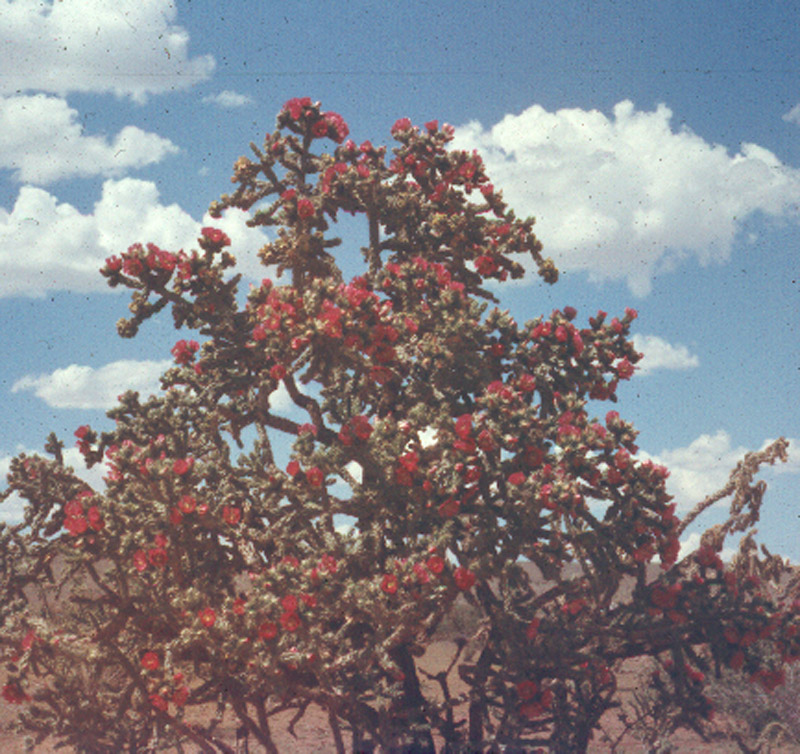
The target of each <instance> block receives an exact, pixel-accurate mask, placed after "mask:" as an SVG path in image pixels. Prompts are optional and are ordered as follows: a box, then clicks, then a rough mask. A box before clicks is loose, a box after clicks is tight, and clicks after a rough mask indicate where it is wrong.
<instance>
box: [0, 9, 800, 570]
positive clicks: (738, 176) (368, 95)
mask: <svg viewBox="0 0 800 754" xmlns="http://www.w3.org/2000/svg"><path fill="white" fill-rule="evenodd" d="M798 21H800V4H798V3H797V2H773V3H763V2H736V3H731V2H729V1H727V0H726V2H716V1H710V2H704V3H686V2H671V1H668V0H666V1H663V2H657V3H656V2H641V1H639V2H602V1H593V2H570V3H564V2H559V3H555V2H552V3H546V2H530V0H528V1H527V2H505V3H496V2H493V3H483V2H472V1H469V0H467V1H464V0H462V1H461V2H444V1H443V2H438V3H418V2H405V3H394V4H390V3H376V2H350V3H347V4H333V3H326V2H316V1H314V0H306V1H305V2H280V3H278V2H272V1H271V0H269V1H267V2H265V1H264V0H259V1H257V2H256V1H255V0H253V1H245V0H243V1H241V2H239V1H236V2H230V3H224V4H222V3H218V2H211V1H210V0H181V1H180V2H174V3H172V2H167V0H138V1H137V2H129V0H118V1H117V2H114V3H108V2H105V0H54V2H47V1H42V2H40V1H39V0H10V1H9V0H0V49H2V53H3V54H2V56H0V127H2V133H3V137H2V139H1V140H0V321H2V323H3V327H2V329H0V349H1V350H2V353H3V360H2V367H1V370H2V371H0V392H1V393H2V406H3V408H4V410H3V411H2V414H0V472H2V471H3V470H4V469H7V466H8V461H9V458H10V457H11V456H12V455H13V454H15V453H16V452H19V451H20V450H28V451H30V450H35V449H37V448H40V447H41V445H42V444H43V441H44V439H45V437H46V435H47V434H48V432H49V431H50V430H51V429H52V430H55V431H57V432H58V433H59V434H60V435H61V436H62V437H63V438H65V439H67V440H68V441H69V442H71V439H72V432H73V431H74V429H75V428H76V427H77V426H78V425H80V424H83V423H87V422H91V423H92V424H94V425H95V426H97V427H101V426H103V421H104V419H103V411H104V409H105V408H107V407H109V405H110V403H111V402H113V398H114V396H115V395H116V394H118V393H119V392H121V391H122V390H123V389H125V388H127V387H136V388H137V389H140V390H142V391H145V392H147V391H150V390H152V389H154V388H155V386H156V384H157V380H156V378H157V375H158V373H159V371H160V370H161V369H162V368H163V366H164V362H165V361H166V360H168V359H169V358H170V357H169V348H170V347H171V345H172V344H173V343H174V341H175V338H176V335H175V333H174V331H173V330H172V327H171V324H170V321H169V317H165V318H163V319H162V320H161V321H158V322H155V323H153V324H151V325H150V326H149V327H146V328H144V329H143V331H142V334H141V335H140V337H138V338H137V339H135V340H133V341H123V340H121V339H119V338H118V337H117V336H116V334H115V329H114V324H115V322H116V320H117V319H118V318H119V317H121V316H124V315H125V313H126V305H127V302H126V299H125V297H124V296H123V295H120V294H118V293H113V292H111V291H109V290H108V289H106V288H105V287H104V282H103V280H102V278H101V277H100V276H99V275H98V274H97V273H96V270H97V269H98V268H99V266H100V264H101V263H102V260H103V259H104V258H105V257H107V256H109V255H111V254H113V253H118V252H120V251H121V250H123V249H124V248H126V247H127V246H128V245H129V244H130V243H133V242H135V241H154V242H156V243H159V244H160V245H162V246H165V247H167V248H173V249H177V248H182V247H190V246H191V245H192V243H193V241H192V239H193V238H194V237H195V236H196V234H197V232H198V230H199V228H200V226H201V225H203V224H207V223H208V218H207V217H205V212H206V209H207V207H208V204H209V203H210V202H211V201H212V200H214V199H216V198H217V197H218V195H219V194H220V193H222V192H224V191H226V190H228V187H229V186H230V184H229V182H228V179H229V176H230V173H231V166H232V164H233V161H234V160H235V159H236V157H237V156H239V155H240V154H245V153H247V151H248V147H247V145H248V143H249V142H250V141H256V142H259V141H260V140H261V139H262V138H263V134H264V132H265V131H267V130H271V129H272V128H273V126H274V119H275V115H276V114H277V112H278V110H279V109H280V107H281V105H282V104H283V103H284V102H285V101H286V100H287V99H289V98H291V97H294V96H305V95H308V96H310V97H312V98H313V99H318V100H321V101H322V103H323V106H324V107H325V108H326V109H330V110H335V111H337V112H339V113H341V114H342V115H343V116H344V118H345V120H346V121H347V122H348V124H349V126H350V130H351V135H352V136H353V138H354V139H355V140H356V141H357V142H358V141H361V140H363V139H367V138H368V139H372V140H373V141H374V142H378V143H386V142H387V141H388V140H389V133H388V131H389V128H390V126H391V124H392V123H393V122H394V121H395V120H396V119H397V118H398V117H401V116H409V117H411V118H412V120H413V121H414V122H416V123H422V122H424V121H426V120H429V119H431V118H438V119H439V120H440V121H442V122H449V123H451V124H453V125H454V126H456V129H457V130H456V144H457V146H459V147H464V148H469V149H472V148H478V149H479V150H480V151H481V153H482V154H483V155H484V159H485V162H486V163H487V166H488V169H489V173H490V176H492V178H493V180H494V183H495V185H496V186H498V187H499V188H503V189H504V191H505V194H506V198H507V199H509V200H510V201H511V203H512V206H514V207H515V208H516V209H517V211H518V214H520V215H528V214H530V215H534V216H536V217H537V218H538V222H539V235H540V238H541V240H542V241H543V243H544V245H545V249H546V251H547V252H548V253H549V254H550V255H551V256H553V257H554V259H555V261H556V263H557V264H558V266H559V268H560V269H561V270H562V279H561V281H560V282H559V283H558V284H557V285H556V286H555V287H553V288H546V287H544V286H543V285H541V284H539V283H537V282H536V279H535V278H533V277H531V278H530V279H529V280H528V281H527V283H524V284H521V285H514V286H507V287H506V288H505V290H504V292H503V293H502V296H503V301H504V304H505V306H507V307H509V308H511V309H512V312H513V313H514V315H515V316H516V317H517V318H518V320H520V321H525V320H527V319H532V318H533V317H535V316H537V315H538V314H540V313H548V312H549V311H550V310H551V309H552V308H553V307H555V306H558V307H562V306H564V305H566V304H571V305H573V306H575V307H577V308H578V310H579V319H582V320H583V321H585V319H586V317H588V316H590V315H593V314H594V313H595V312H596V311H597V310H598V309H604V310H606V311H609V312H610V313H612V314H619V313H621V312H622V311H623V310H624V308H625V306H633V307H635V308H636V309H638V311H639V313H640V316H639V319H638V321H637V323H636V333H637V334H636V338H637V346H638V347H639V348H640V350H641V351H642V352H643V353H644V354H645V359H644V361H643V366H642V369H641V370H640V373H639V374H637V375H636V376H635V377H634V378H633V379H632V380H631V382H630V383H628V384H626V385H625V386H624V388H623V389H622V390H621V393H620V394H621V399H622V400H621V403H620V404H619V406H618V408H619V409H620V411H621V413H622V414H623V415H624V416H625V417H626V418H628V419H630V420H632V421H633V422H634V423H635V424H636V426H637V427H638V428H639V429H640V431H641V434H640V438H639V439H640V445H641V448H642V450H643V452H644V453H645V454H646V455H648V456H650V457H654V458H656V459H658V460H660V461H661V462H664V463H666V464H667V465H668V466H669V467H670V468H671V469H672V476H671V478H670V485H671V491H672V492H673V494H674V495H675V496H676V499H677V500H678V502H679V505H680V507H681V509H682V510H686V509H687V507H688V506H689V505H690V504H691V503H692V502H695V501H697V500H699V499H702V497H703V496H704V495H706V494H708V493H710V492H712V491H714V490H715V489H716V488H718V487H719V486H721V485H722V484H723V483H724V482H725V480H726V478H727V473H728V471H729V470H730V468H732V467H733V466H734V465H735V464H736V462H737V461H738V460H739V459H740V458H741V457H742V455H743V454H744V453H745V452H746V451H747V450H757V449H759V448H761V447H762V446H763V445H764V444H765V442H766V441H768V440H770V439H773V438H776V437H778V436H780V435H783V436H786V437H788V438H790V439H791V438H798V439H800V408H798V400H797V397H798V396H800V371H799V370H800V347H799V346H798V339H797V333H796V330H797V324H798V315H800V287H799V286H798V273H799V272H800V270H798V247H799V246H800V38H798V36H797V26H798ZM222 227H224V228H225V230H226V231H228V233H229V235H231V236H232V238H233V240H234V244H235V250H236V251H237V252H238V256H239V259H240V262H241V263H242V266H243V268H244V270H245V272H248V273H249V274H251V275H253V276H258V277H259V278H260V277H261V272H260V271H259V270H258V269H257V263H256V262H255V256H254V252H255V250H256V249H257V248H258V247H259V245H260V243H262V242H263V240H264V239H263V237H261V236H260V235H259V234H258V233H256V232H255V231H250V230H247V229H246V228H245V227H244V224H243V217H242V216H240V215H235V216H234V215H229V216H226V217H225V218H224V220H223V225H222ZM353 239H354V241H353V242H354V243H356V244H358V243H359V241H358V240H357V239H355V237H353ZM799 444H800V443H795V445H799ZM73 455H74V454H73ZM765 478H766V480H767V481H768V482H769V484H770V491H769V493H768V498H767V505H766V508H765V510H764V514H763V516H762V522H761V529H760V532H761V538H762V540H763V541H765V542H766V543H767V544H768V546H770V547H771V548H772V549H774V550H776V551H778V552H781V553H783V554H786V555H788V556H791V557H792V558H793V559H794V560H798V559H800V537H798V533H799V532H800V526H799V524H800V499H798V494H797V490H798V483H799V482H800V453H797V452H796V451H795V452H793V453H792V454H791V455H790V462H789V463H788V464H786V465H785V466H784V467H783V468H782V469H781V470H780V472H777V471H770V472H769V473H767V474H766V475H765ZM17 515H18V510H17V508H16V504H15V503H13V501H12V503H11V504H6V505H5V506H3V508H0V516H2V517H5V518H8V519H12V520H13V519H14V518H15V516H17ZM720 515H721V512H720V511H711V512H710V514H709V515H708V516H707V519H706V522H707V523H711V522H713V521H715V520H718V519H719V516H720Z"/></svg>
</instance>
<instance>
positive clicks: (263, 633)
mask: <svg viewBox="0 0 800 754" xmlns="http://www.w3.org/2000/svg"><path fill="white" fill-rule="evenodd" d="M277 635H278V624H277V623H274V622H273V621H271V620H265V621H264V622H263V623H262V624H261V625H260V626H259V627H258V636H259V638H261V639H264V640H265V641H269V640H270V639H274V638H275V637H276V636H277Z"/></svg>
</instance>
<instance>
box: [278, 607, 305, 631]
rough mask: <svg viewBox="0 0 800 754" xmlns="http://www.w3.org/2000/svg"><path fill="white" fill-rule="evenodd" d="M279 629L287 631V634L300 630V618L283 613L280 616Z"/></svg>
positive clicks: (291, 613) (292, 613)
mask: <svg viewBox="0 0 800 754" xmlns="http://www.w3.org/2000/svg"><path fill="white" fill-rule="evenodd" d="M280 621H281V627H282V628H283V630H284V631H288V632H289V633H294V632H295V631H297V629H298V628H300V625H301V623H300V617H299V616H298V615H297V613H295V612H290V613H289V612H285V613H283V614H282V615H281V618H280Z"/></svg>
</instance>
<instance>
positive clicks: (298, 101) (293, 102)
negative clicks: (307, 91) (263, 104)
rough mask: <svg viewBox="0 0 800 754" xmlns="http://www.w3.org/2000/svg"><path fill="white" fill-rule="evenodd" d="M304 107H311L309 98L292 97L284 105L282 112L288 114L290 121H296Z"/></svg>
mask: <svg viewBox="0 0 800 754" xmlns="http://www.w3.org/2000/svg"><path fill="white" fill-rule="evenodd" d="M306 107H311V97H293V98H292V99H290V100H289V101H288V102H286V104H284V106H283V111H284V112H287V113H289V117H290V118H291V119H292V120H297V119H298V118H299V117H300V116H301V115H302V113H303V109H304V108H306Z"/></svg>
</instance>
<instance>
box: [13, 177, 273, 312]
mask: <svg viewBox="0 0 800 754" xmlns="http://www.w3.org/2000/svg"><path fill="white" fill-rule="evenodd" d="M248 217H249V215H248V214H247V213H244V212H241V211H239V210H231V211H229V212H227V213H226V214H225V215H224V217H223V218H222V219H221V220H214V219H212V218H211V217H210V216H209V215H208V214H206V215H205V216H204V217H203V219H202V220H201V221H197V220H195V219H194V218H192V216H191V215H189V214H188V213H187V212H185V211H184V210H183V209H182V208H181V207H179V206H178V205H177V204H169V205H164V204H162V203H161V201H160V198H159V192H158V188H157V187H156V185H155V183H153V182H151V181H142V180H137V179H134V178H123V179H121V180H107V181H106V182H105V183H104V184H103V190H102V195H101V197H100V199H99V200H98V201H97V203H96V204H95V206H94V212H93V213H92V214H90V215H84V214H81V213H80V212H79V211H78V210H77V209H76V208H75V207H73V206H72V205H70V204H67V203H59V201H58V199H57V198H56V197H55V196H54V195H52V194H50V193H48V192H47V191H45V190H44V189H40V188H35V187H32V186H23V187H22V188H21V189H20V192H19V195H18V197H17V201H16V203H15V205H14V208H13V209H12V210H11V211H10V212H8V211H6V210H4V209H3V208H2V207H0V297H3V296H41V295H43V294H44V293H45V292H46V291H52V290H71V291H77V292H91V291H94V292H102V291H107V290H110V289H109V288H108V286H107V285H106V283H105V279H104V278H103V277H101V275H100V274H99V272H98V270H99V269H100V267H101V266H102V265H103V262H104V260H105V258H106V257H108V256H110V255H112V254H119V253H120V252H122V251H124V250H125V249H127V248H128V246H130V245H131V244H132V243H136V242H142V243H144V242H153V243H155V244H157V245H159V246H161V247H162V248H165V249H169V250H174V251H177V250H179V249H186V250H188V249H190V248H196V239H197V236H198V235H199V232H200V228H201V227H202V226H203V225H213V226H215V227H219V228H222V229H223V230H224V231H225V232H226V233H227V234H228V235H229V236H230V237H231V240H232V242H233V246H232V248H231V250H232V252H233V253H234V254H235V255H237V258H238V259H239V262H240V267H239V269H240V270H241V271H242V272H244V273H245V274H246V275H248V276H250V277H253V278H256V279H257V278H259V277H261V276H262V275H263V274H264V273H265V269H264V268H263V267H262V266H261V264H260V262H259V261H258V259H257V257H256V252H257V251H258V249H259V248H261V246H262V245H263V244H264V243H265V242H266V236H265V235H264V233H263V232H262V231H261V230H260V229H253V228H248V227H247V226H246V224H245V222H246V220H247V218H248Z"/></svg>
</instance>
